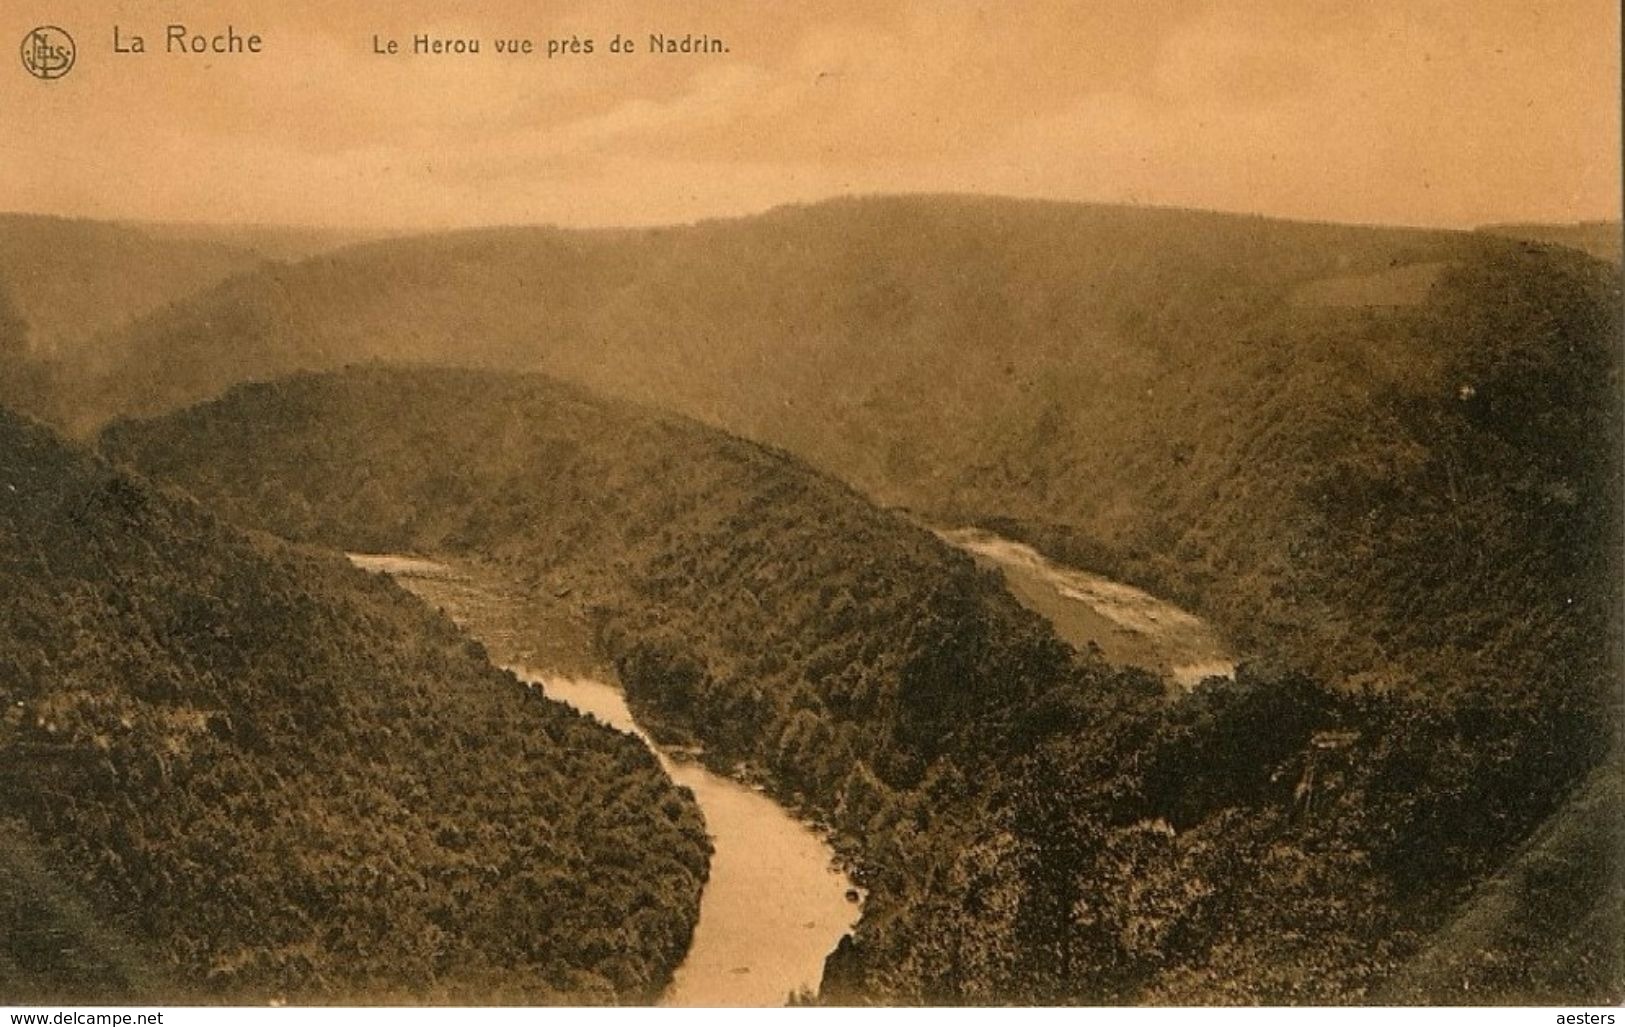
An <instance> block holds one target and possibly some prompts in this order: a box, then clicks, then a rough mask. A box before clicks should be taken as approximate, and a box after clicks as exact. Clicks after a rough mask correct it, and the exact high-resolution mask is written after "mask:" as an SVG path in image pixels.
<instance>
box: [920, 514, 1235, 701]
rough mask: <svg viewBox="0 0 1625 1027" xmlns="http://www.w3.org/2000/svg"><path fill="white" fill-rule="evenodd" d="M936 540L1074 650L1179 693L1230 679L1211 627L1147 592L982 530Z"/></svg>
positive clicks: (1227, 656) (1230, 663)
mask: <svg viewBox="0 0 1625 1027" xmlns="http://www.w3.org/2000/svg"><path fill="white" fill-rule="evenodd" d="M937 535H938V537H940V538H942V539H943V540H944V541H946V542H948V543H949V544H951V545H954V546H957V547H958V548H960V549H963V550H964V551H965V552H967V553H969V554H970V555H971V556H972V557H974V558H975V559H976V561H977V562H978V563H980V564H982V565H983V566H986V567H993V568H997V569H998V570H1000V571H1001V572H1003V574H1004V579H1005V582H1006V584H1007V585H1008V586H1009V588H1010V592H1011V594H1012V595H1014V596H1015V597H1016V599H1017V600H1018V601H1019V602H1020V603H1021V604H1022V605H1023V606H1026V607H1027V608H1028V609H1030V610H1032V611H1033V612H1035V613H1037V614H1039V615H1041V616H1042V617H1044V618H1045V619H1046V620H1048V621H1049V622H1050V623H1051V624H1052V625H1053V626H1054V627H1055V633H1056V634H1057V635H1060V636H1061V638H1063V639H1065V640H1066V641H1067V642H1069V643H1071V644H1072V646H1074V647H1075V648H1078V649H1085V648H1087V647H1088V646H1089V645H1090V644H1091V643H1092V644H1094V645H1095V646H1096V647H1098V648H1099V649H1100V653H1101V655H1102V656H1103V657H1105V659H1107V660H1108V661H1110V662H1112V663H1115V664H1118V665H1120V666H1131V667H1144V668H1145V669H1147V670H1150V671H1153V672H1154V673H1157V674H1160V675H1162V676H1163V677H1164V678H1165V679H1167V680H1169V681H1171V682H1172V683H1173V684H1174V685H1175V686H1176V687H1178V688H1181V689H1187V690H1188V689H1191V688H1195V687H1196V686H1197V685H1199V684H1201V683H1202V682H1203V681H1205V680H1207V679H1208V678H1212V677H1219V678H1229V677H1234V676H1235V673H1236V663H1235V657H1234V656H1233V655H1232V654H1231V652H1230V650H1229V649H1228V648H1227V647H1226V645H1225V643H1224V640H1223V639H1222V638H1220V636H1219V633H1218V632H1217V631H1216V630H1214V628H1213V626H1212V625H1211V624H1209V623H1207V622H1206V621H1204V620H1202V619H1201V618H1200V617H1198V616H1196V615H1195V614H1193V613H1191V612H1189V611H1187V610H1183V609H1180V608H1179V607H1177V606H1175V605H1174V604H1172V603H1170V602H1167V601H1165V600H1163V599H1159V598H1157V597H1156V596H1154V595H1152V594H1151V593H1149V592H1144V591H1142V590H1140V589H1137V588H1134V587H1133V586H1131V585H1125V584H1123V583H1122V582H1120V581H1113V580H1112V579H1111V578H1107V577H1104V576H1102V575H1099V574H1094V573H1091V572H1090V571H1086V570H1080V569H1078V568H1076V567H1067V566H1063V565H1062V564H1058V563H1055V562H1054V561H1052V560H1050V559H1048V558H1047V557H1045V556H1044V555H1043V554H1042V553H1040V552H1038V551H1037V550H1036V549H1034V548H1032V547H1031V546H1028V545H1023V544H1022V543H1020V542H1014V541H1012V540H1010V539H1007V538H1004V537H1003V536H1001V535H996V534H994V533H993V532H991V531H986V530H984V529H981V528H955V529H951V530H943V531H938V532H937Z"/></svg>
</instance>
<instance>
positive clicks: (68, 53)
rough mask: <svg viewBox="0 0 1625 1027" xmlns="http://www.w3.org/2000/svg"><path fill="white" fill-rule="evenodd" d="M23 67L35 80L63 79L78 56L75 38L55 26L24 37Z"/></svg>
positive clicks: (42, 26) (44, 26) (47, 26)
mask: <svg viewBox="0 0 1625 1027" xmlns="http://www.w3.org/2000/svg"><path fill="white" fill-rule="evenodd" d="M22 54H23V67H24V68H27V69H28V73H29V74H30V75H32V76H34V77H35V78H43V79H53V78H61V77H62V76H63V75H66V74H67V73H68V70H69V69H70V68H72V67H73V59H74V57H75V56H77V51H76V50H75V49H74V45H73V37H72V36H70V35H68V33H67V31H66V30H64V29H59V28H57V27H56V26H55V25H41V26H40V27H39V28H37V29H35V30H34V31H32V32H30V33H29V34H28V35H26V36H24V37H23V46H22Z"/></svg>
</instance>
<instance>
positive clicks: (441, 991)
mask: <svg viewBox="0 0 1625 1027" xmlns="http://www.w3.org/2000/svg"><path fill="white" fill-rule="evenodd" d="M0 625H3V628H0V806H3V809H0V995H4V996H5V998H6V1000H8V1001H13V1002H46V1001H55V1002H76V1003H80V1004H83V1003H98V1002H99V1003H107V1002H121V1001H142V1002H160V1001H162V1002H174V1001H188V1002H200V1001H201V1002H214V1001H225V1002H232V1003H244V1004H252V1003H259V1002H264V1001H266V1000H269V999H272V998H283V999H287V1000H290V1001H301V1002H330V1001H352V1002H354V1001H360V1002H366V1001H389V1000H405V1001H419V1002H465V1003H484V1002H491V1001H524V1002H546V1001H564V1000H571V1001H583V1002H611V1001H647V1000H649V999H651V998H652V997H654V996H655V995H656V994H657V993H658V992H659V990H660V989H661V988H662V987H663V985H664V984H665V982H666V981H667V980H668V979H669V976H670V973H671V971H672V969H673V967H674V966H675V965H676V963H677V961H678V960H679V959H680V958H681V956H682V955H683V953H684V952H685V951H686V948H687V943H688V938H689V935H690V932H691V930H692V927H693V924H694V920H695V916H696V912H697V904H698V897H699V893H700V890H701V887H702V883H703V881H704V878H705V875H706V872H707V859H708V855H707V853H708V847H707V843H706V841H705V837H704V828H703V824H702V823H701V821H700V818H699V814H698V810H697V809H696V807H695V806H694V804H693V802H692V799H691V797H690V796H688V795H687V794H686V793H682V792H680V791H679V790H677V789H676V788H675V787H674V786H673V785H672V784H671V782H670V781H669V779H667V778H666V777H665V775H664V774H663V773H662V772H661V771H660V769H659V767H658V766H657V765H656V763H655V760H654V758H653V757H652V756H651V755H650V753H649V752H648V751H647V750H646V749H645V748H644V747H643V746H642V745H641V744H639V743H638V742H637V741H635V740H633V739H632V738H630V737H628V736H625V735H622V734H618V733H615V732H612V731H610V730H608V729H606V728H603V727H601V726H599V725H597V724H595V723H593V722H590V721H588V720H586V719H584V718H582V717H580V716H578V715H577V714H575V713H574V712H573V711H571V710H569V709H568V708H567V707H564V706H561V705H558V704H555V703H552V702H549V701H546V700H544V699H542V698H541V697H540V696H539V695H538V694H537V693H535V692H534V691H533V690H530V689H528V688H526V687H524V686H522V685H521V684H520V683H519V682H518V681H516V680H515V679H514V678H512V677H511V676H509V675H507V674H505V673H502V672H499V671H497V670H495V669H493V668H492V667H491V666H490V664H489V663H488V662H487V660H486V659H485V657H484V654H483V653H482V652H481V651H480V650H479V648H478V647H477V646H475V645H474V644H472V643H471V642H469V641H468V640H467V638H466V637H465V636H463V635H462V634H460V633H459V632H458V631H457V630H456V629H455V628H454V627H453V626H452V625H451V624H450V623H449V622H447V621H446V620H445V619H444V618H442V617H440V616H438V615H436V614H434V613H432V612H430V611H429V610H427V609H426V608H425V607H424V606H423V605H422V604H421V603H420V602H419V601H418V600H416V599H415V598H413V597H411V596H409V595H407V594H406V593H405V592H403V591H401V590H400V589H398V588H397V587H395V586H394V585H393V584H391V583H390V582H388V581H387V580H385V579H383V578H381V577H378V576H374V575H369V574H366V573H363V572H361V571H358V570H356V569H353V568H351V567H350V566H349V565H348V564H347V563H346V562H345V561H343V560H342V558H339V557H336V556H332V555H323V554H316V553H310V552H301V551H298V550H295V549H292V548H290V547H288V546H286V545H284V544H282V543H279V542H277V541H275V540H273V539H270V538H268V537H252V536H248V535H245V534H243V533H241V532H239V531H237V530H236V529H233V528H230V527H227V526H225V525H223V524H222V523H221V522H219V521H218V520H217V519H215V518H214V517H212V516H211V515H209V514H207V513H205V512H204V511H202V510H201V509H200V508H198V507H197V506H196V505H195V504H194V503H192V502H191V501H189V500H186V499H184V498H182V497H178V496H175V495H172V494H169V493H165V492H162V491H160V490H158V489H157V488H155V487H154V486H152V485H150V484H147V483H145V482H144V481H142V480H141V479H139V478H136V477H132V476H130V475H128V474H125V473H121V472H117V471H114V470H112V469H110V468H109V467H108V466H107V465H106V464H105V463H103V462H102V461H101V460H99V459H98V458H96V457H94V456H92V455H91V454H89V453H88V452H86V451H84V450H82V449H80V448H78V447H75V446H72V445H70V444H67V443H64V442H63V441H61V440H59V439H58V438H57V437H55V436H53V435H52V434H51V433H50V432H49V431H47V430H46V429H45V428H43V427H41V426H39V425H37V424H34V423H31V422H28V421H26V420H24V419H22V418H20V417H17V416H15V415H13V414H11V413H9V412H6V411H4V410H0Z"/></svg>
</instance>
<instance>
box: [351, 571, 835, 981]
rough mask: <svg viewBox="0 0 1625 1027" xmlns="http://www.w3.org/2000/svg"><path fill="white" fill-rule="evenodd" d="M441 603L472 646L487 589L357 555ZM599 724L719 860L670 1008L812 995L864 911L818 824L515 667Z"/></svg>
mask: <svg viewBox="0 0 1625 1027" xmlns="http://www.w3.org/2000/svg"><path fill="white" fill-rule="evenodd" d="M350 560H351V562H353V563H355V564H356V565H357V566H359V567H362V568H364V569H367V570H373V571H382V572H385V573H388V574H389V575H391V576H392V577H394V578H395V579H396V580H397V581H398V582H400V584H401V585H402V586H404V587H406V588H408V589H410V590H412V591H413V592H416V593H417V594H418V595H420V596H422V597H423V598H424V599H426V600H427V601H429V602H431V603H433V604H435V605H436V606H439V607H440V608H441V609H443V610H445V612H446V613H447V614H448V615H449V616H451V617H452V618H453V619H454V620H456V621H458V622H459V623H460V624H462V625H463V626H464V627H465V628H466V629H467V630H469V632H470V633H471V634H473V635H474V636H475V637H476V638H478V637H480V636H481V630H480V629H481V623H480V621H481V618H480V617H478V616H470V615H469V614H470V610H471V609H477V608H478V606H479V605H480V604H481V603H482V602H490V601H491V596H490V594H489V593H484V594H480V595H477V596H473V601H470V599H471V595H472V594H474V593H479V592H481V590H480V589H479V587H478V584H477V583H474V582H471V581H470V579H468V578H467V577H466V576H464V575H462V574H461V573H460V572H459V571H458V570H456V569H455V568H453V567H450V566H448V565H447V564H443V563H439V562H436V561H432V560H424V559H421V558H418V557H410V556H395V555H389V554H376V555H374V554H359V553H352V554H350ZM508 669H509V670H510V671H512V672H513V673H514V674H515V675H517V676H518V677H519V678H520V679H522V680H525V681H528V682H531V683H532V684H535V685H537V686H538V687H540V688H541V689H542V692H543V694H545V695H546V696H547V697H548V698H550V699H554V700H557V701H558V702H562V703H565V704H566V705H569V706H571V707H574V708H575V709H576V710H578V711H580V712H581V713H584V714H587V715H589V716H592V717H594V718H596V719H597V720H599V721H601V722H602V723H604V724H606V725H608V726H610V727H613V728H616V729H618V730H621V731H626V732H629V733H631V734H634V735H636V736H637V737H638V738H640V739H642V740H643V742H644V744H646V745H648V746H649V748H650V749H651V750H652V751H653V752H654V753H655V755H656V757H657V758H659V760H660V763H661V766H662V767H664V768H665V771H666V773H667V774H668V775H670V777H671V779H672V780H673V781H675V782H677V783H678V784H680V785H683V786H684V787H686V788H688V789H689V790H690V791H691V792H693V793H694V799H695V801H696V802H697V803H698V804H699V807H700V811H701V813H702V814H703V815H704V816H705V823H706V829H707V831H708V832H709V833H710V835H711V841H712V845H713V847H714V852H713V854H712V857H711V876H710V879H709V880H708V881H707V882H706V885H705V892H704V894H703V895H702V896H701V898H700V916H699V923H698V924H697V925H696V926H695V928H694V940H693V942H692V943H691V944H690V946H689V951H688V955H687V956H686V957H685V958H684V960H683V962H682V964H681V965H680V966H679V967H678V968H677V971H676V973H675V975H674V976H673V979H672V983H671V986H670V987H669V988H667V990H666V993H665V994H664V995H663V996H662V997H661V1005H666V1006H781V1005H784V1004H785V1001H786V999H787V998H788V997H789V996H791V995H792V994H794V993H796V992H797V991H801V990H810V991H816V990H817V988H818V983H819V980H820V979H821V978H822V976H823V972H824V959H825V957H826V956H828V955H829V953H830V952H831V951H833V950H834V948H835V946H836V944H837V943H838V942H839V941H840V939H841V937H842V935H844V934H846V933H847V932H848V931H850V930H851V929H852V928H853V926H854V925H855V924H856V923H857V920H858V916H859V914H860V913H861V908H860V906H859V905H858V903H857V902H855V901H853V900H852V898H851V896H854V895H856V894H857V893H856V891H855V890H854V889H853V885H852V883H851V881H849V880H848V879H847V877H846V875H844V874H843V873H841V872H840V871H839V870H838V869H836V867H835V862H834V858H835V854H834V852H833V851H832V850H831V849H830V848H829V846H828V845H826V844H825V843H824V840H823V839H822V838H821V837H819V835H818V834H817V833H815V832H814V831H813V830H812V829H811V828H809V827H808V826H807V825H805V824H803V823H801V822H800V821H799V820H797V819H796V818H795V817H794V816H792V815H791V814H790V813H789V811H787V810H785V809H784V808H783V807H781V806H779V805H778V804H777V803H775V802H774V801H773V800H772V799H770V798H768V797H767V796H766V795H763V794H762V793H760V792H757V791H756V790H754V789H752V788H750V787H748V786H746V785H743V784H740V783H739V782H737V781H734V780H731V779H729V778H726V777H723V776H721V775H718V774H713V773H711V772H710V771H709V770H706V769H705V768H704V767H703V766H701V765H700V764H698V763H696V762H692V761H688V760H679V759H674V758H672V756H671V755H669V754H667V753H665V752H663V751H662V750H661V749H660V748H659V747H658V746H657V745H655V744H654V742H653V741H652V740H651V739H650V738H649V737H648V736H647V735H646V734H644V732H643V731H642V729H641V728H639V726H638V724H637V722H636V721H635V720H634V719H633V717H632V712H631V710H630V709H628V707H627V705H626V699H625V697H624V696H623V695H622V693H621V691H620V689H619V688H616V687H615V686H613V685H610V684H607V683H605V682H603V681H597V680H593V679H590V678H581V677H568V676H563V675H557V674H551V673H548V672H545V671H539V670H536V669H533V668H529V667H523V666H510V667H509V668H508Z"/></svg>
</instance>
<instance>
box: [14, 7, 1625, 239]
mask: <svg viewBox="0 0 1625 1027" xmlns="http://www.w3.org/2000/svg"><path fill="white" fill-rule="evenodd" d="M340 7H343V8H345V10H344V11H343V13H335V9H337V8H340ZM267 12H271V13H267ZM170 22H181V23H185V24H186V25H188V27H189V28H191V29H192V30H194V31H204V32H208V33H211V34H212V33H215V32H219V31H223V30H224V28H225V27H226V25H227V24H228V23H230V24H232V25H235V26H236V28H237V30H238V31H239V32H240V33H242V34H244V35H246V34H248V33H250V32H258V33H259V34H260V35H262V36H263V37H264V40H265V43H264V46H265V51H266V52H265V53H264V54H262V55H258V56H241V57H227V58H221V57H197V56H179V55H173V54H166V53H164V52H163V50H164V46H165V42H164V35H165V26H166V25H167V24H169V23H170ZM42 23H44V24H54V25H60V26H62V27H63V28H65V29H67V30H68V31H69V32H70V33H71V34H72V35H73V36H74V38H75V40H76V42H77V45H78V58H77V64H76V66H75V67H74V68H73V70H72V71H71V72H70V73H69V74H68V75H67V76H65V77H63V78H61V79H59V80H56V81H51V82H42V81H38V80H35V79H34V78H32V77H31V76H29V75H28V74H27V73H26V72H25V71H24V69H23V67H22V62H21V60H20V58H19V54H18V49H17V48H18V45H19V44H20V42H21V41H22V39H23V37H24V36H25V35H26V34H27V32H28V31H29V29H31V28H32V27H34V26H35V25H37V24H42ZM115 24H116V25H118V26H119V27H120V32H121V34H123V35H124V37H125V38H126V40H128V39H129V37H130V36H133V35H135V34H140V35H142V36H143V37H144V38H145V41H146V45H147V49H148V50H149V51H156V52H148V53H146V54H144V55H139V56H135V55H117V54H115V53H114V52H113V27H114V25H115ZM420 32H427V33H432V34H435V35H439V36H458V37H466V36H478V37H480V38H481V39H482V40H483V47H482V53H481V54H480V55H479V56H477V57H472V56H469V57H434V56H422V57H413V56H397V57H388V56H378V55H375V54H373V53H372V52H371V51H372V49H373V35H374V34H375V33H376V34H377V35H379V36H380V37H383V38H386V39H387V38H390V37H393V38H396V39H398V40H399V41H400V43H401V46H402V47H403V49H410V48H411V40H412V37H413V36H414V35H415V34H417V33H420ZM617 32H619V33H622V34H624V35H627V36H629V37H631V38H632V39H634V40H635V41H636V42H637V44H638V46H639V49H640V50H644V49H646V42H647V37H648V34H649V33H651V32H665V33H667V34H672V35H677V36H681V35H683V34H684V33H695V34H702V33H703V34H708V35H710V36H713V37H720V38H721V39H723V40H724V41H725V42H726V44H727V46H728V48H729V52H728V53H727V54H725V55H706V56H683V55H660V56H657V55H652V54H648V53H644V52H639V53H635V54H631V55H620V54H610V53H608V52H607V45H608V42H609V40H610V39H611V38H612V37H613V36H614V35H615V34H616V33H617ZM572 34H574V35H577V36H579V37H582V38H588V37H590V38H591V39H593V41H594V43H595V53H594V54H592V55H591V56H581V55H568V56H561V57H556V58H553V59H548V58H547V57H545V56H544V55H543V54H537V55H534V56H529V57H526V56H507V55H499V54H497V53H495V52H494V41H495V40H496V39H497V38H507V37H528V38H530V39H532V40H534V41H535V44H536V46H537V47H538V48H545V46H546V40H547V39H549V38H550V37H563V38H568V37H570V36H571V35H572ZM1619 77H1620V48H1619V7H1618V3H1617V0H1439V2H1430V0H1337V2H1327V3H1320V2H1316V0H1280V2H1275V0H1235V2H1211V3H1209V2H1200V0H1177V2H1175V0H1168V2H1159V0H1053V2H1051V0H997V2H995V0H984V2H971V0H914V2H892V3H886V2H878V0H816V2H800V3H795V2H791V0H723V2H709V0H687V2H685V0H642V2H609V0H483V2H482V0H476V2H458V0H437V2H433V3H427V2H419V0H404V2H403V0H390V2H383V0H352V2H350V3H345V4H342V5H341V4H339V3H336V2H321V0H308V2H303V3H292V2H284V3H276V2H271V0H235V2H227V0H216V2H212V3H187V2H185V0H181V2H176V3H156V2H154V0H127V2H119V0H9V2H7V3H6V4H5V5H4V7H3V8H0V209H11V210H32V211H42V212H50V213H63V214H80V215H89V216H97V217H128V218H145V219H160V220H204V221H236V220H247V221H258V222H291V223H303V224H350V225H357V226H391V225H396V226H408V227H421V226H430V225H450V224H487V223H497V222H536V221H544V222H558V223H565V224H626V223H637V224H646V223H654V222H672V221H687V220H692V219H694V218H697V217H706V216H712V215H723V214H733V213H742V212H747V211H753V210H759V209H762V208H765V207H768V206H771V205H774V204H777V203H782V202H786V201H791V200H805V199H813V198H818V197H823V196H827V195H831V194H836V193H847V192H864V193H868V192H900V191H930V192H937V191H972V192H994V193H1005V194H1015V195H1024V196H1045V197H1055V198H1061V199H1077V200H1097V201H1111V202H1136V203H1149V204H1169V205H1179V206H1193V207H1211V208H1218V209H1226V210H1247V211H1261V212H1264V213H1268V214H1276V215H1282V216H1288V217H1300V218H1317V219H1330V220H1338V221H1361V222H1388V223H1410V224H1428V225H1452V226H1467V225H1473V224H1478V223H1482V222H1486V221H1501V220H1575V219H1584V218H1597V217H1608V218H1615V217H1618V216H1619V213H1620V125H1619V97H1620V86H1619Z"/></svg>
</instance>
